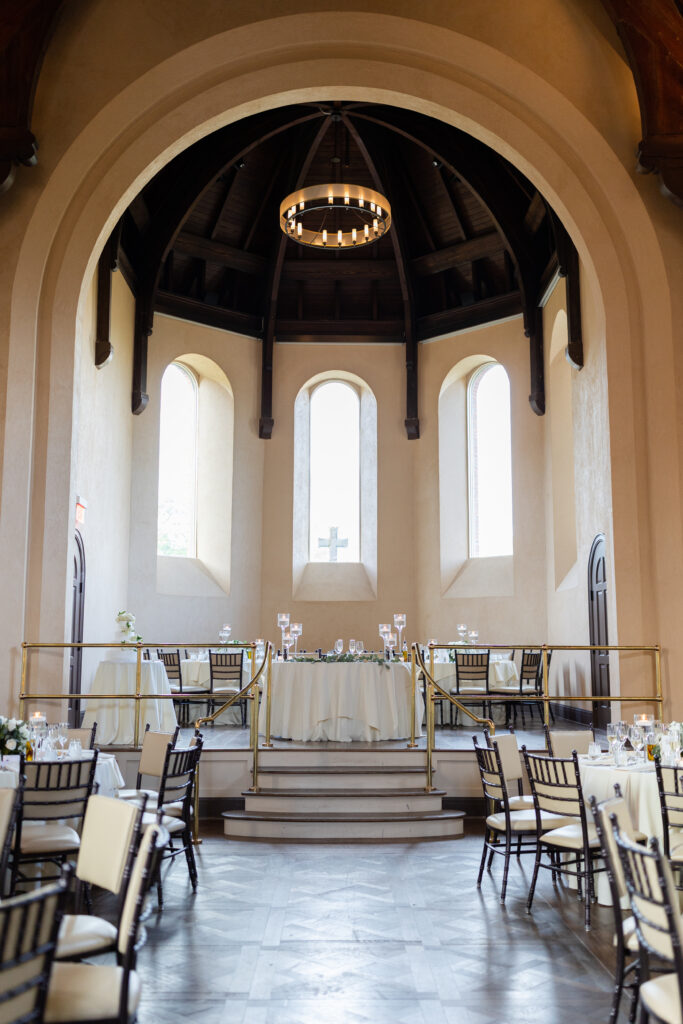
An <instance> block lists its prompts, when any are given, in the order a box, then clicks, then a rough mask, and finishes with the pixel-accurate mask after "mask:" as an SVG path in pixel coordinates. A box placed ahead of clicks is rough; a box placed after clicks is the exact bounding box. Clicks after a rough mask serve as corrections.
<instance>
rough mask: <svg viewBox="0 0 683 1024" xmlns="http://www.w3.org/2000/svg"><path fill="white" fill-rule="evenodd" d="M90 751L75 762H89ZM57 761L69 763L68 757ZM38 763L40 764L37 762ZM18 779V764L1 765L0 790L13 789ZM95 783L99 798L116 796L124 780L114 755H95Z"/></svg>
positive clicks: (91, 752)
mask: <svg viewBox="0 0 683 1024" xmlns="http://www.w3.org/2000/svg"><path fill="white" fill-rule="evenodd" d="M92 756H93V751H92V750H83V751H81V753H80V754H79V756H78V757H77V758H74V760H75V761H89V760H91V759H92ZM56 760H59V761H62V760H63V761H70V760H71V758H70V757H68V755H67V756H66V757H64V758H61V757H60V758H56ZM38 763H40V762H38ZM18 778H19V763H18V758H17V764H16V765H13V766H11V765H9V764H3V765H2V766H1V767H0V788H2V789H6V788H8V787H9V788H11V789H14V788H15V787H16V784H17V779H18ZM95 782H96V783H97V786H98V787H99V788H98V790H97V792H98V794H99V795H100V796H116V794H117V792H118V790H119V789H121V787H122V786H123V785H124V778H123V775H122V774H121V769H120V768H119V763H118V761H117V760H116V757H115V755H114V754H105V753H103V752H102V751H101V750H100V752H99V754H98V755H97V764H96V766H95Z"/></svg>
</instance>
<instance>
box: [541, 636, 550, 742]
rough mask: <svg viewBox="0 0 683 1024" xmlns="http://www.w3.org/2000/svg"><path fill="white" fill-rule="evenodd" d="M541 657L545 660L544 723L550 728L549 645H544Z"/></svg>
mask: <svg viewBox="0 0 683 1024" xmlns="http://www.w3.org/2000/svg"><path fill="white" fill-rule="evenodd" d="M541 657H542V658H543V721H544V722H545V724H546V725H547V726H550V704H549V702H548V694H549V692H550V691H549V689H548V645H547V644H543V646H542V647H541Z"/></svg>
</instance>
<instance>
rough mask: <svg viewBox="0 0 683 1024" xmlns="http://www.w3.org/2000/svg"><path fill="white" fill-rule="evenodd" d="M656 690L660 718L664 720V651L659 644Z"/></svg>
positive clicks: (657, 647) (656, 654)
mask: <svg viewBox="0 0 683 1024" xmlns="http://www.w3.org/2000/svg"><path fill="white" fill-rule="evenodd" d="M655 688H656V693H657V703H658V705H659V717H660V718H662V717H663V716H662V705H663V700H662V649H661V647H660V646H659V644H657V646H656V647H655Z"/></svg>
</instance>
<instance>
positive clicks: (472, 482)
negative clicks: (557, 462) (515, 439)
mask: <svg viewBox="0 0 683 1024" xmlns="http://www.w3.org/2000/svg"><path fill="white" fill-rule="evenodd" d="M467 443H468V473H469V533H470V558H489V557H492V556H496V555H511V554H512V456H511V436H510V381H509V379H508V375H507V373H506V372H505V370H504V368H503V367H502V366H501V365H500V363H485V364H484V365H483V366H481V367H480V368H479V369H478V370H476V371H475V373H473V374H472V377H471V378H470V382H469V385H468V389H467Z"/></svg>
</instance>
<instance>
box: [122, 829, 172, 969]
mask: <svg viewBox="0 0 683 1024" xmlns="http://www.w3.org/2000/svg"><path fill="white" fill-rule="evenodd" d="M168 841H169V835H168V832H167V831H166V829H165V828H163V827H162V826H161V825H159V824H157V823H154V824H152V825H148V826H147V827H146V828H145V831H144V833H143V836H142V842H141V843H140V848H139V850H138V853H137V856H136V858H135V862H134V864H133V867H132V870H131V873H130V880H129V882H128V888H127V890H126V897H125V900H124V902H123V908H122V910H121V918H120V921H119V934H118V952H119V955H120V956H121V957H125V958H126V959H127V961H128V965H129V966H132V965H133V964H132V961H134V956H135V948H136V945H137V938H138V930H139V927H140V916H141V914H142V909H143V906H144V901H145V896H146V894H147V890H148V889H149V887H150V885H151V884H152V881H153V879H154V877H155V875H156V870H157V863H158V859H159V858H160V856H161V852H162V850H163V848H164V846H166V845H167V844H168Z"/></svg>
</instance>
